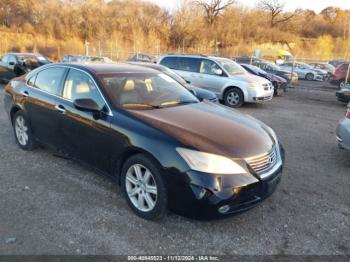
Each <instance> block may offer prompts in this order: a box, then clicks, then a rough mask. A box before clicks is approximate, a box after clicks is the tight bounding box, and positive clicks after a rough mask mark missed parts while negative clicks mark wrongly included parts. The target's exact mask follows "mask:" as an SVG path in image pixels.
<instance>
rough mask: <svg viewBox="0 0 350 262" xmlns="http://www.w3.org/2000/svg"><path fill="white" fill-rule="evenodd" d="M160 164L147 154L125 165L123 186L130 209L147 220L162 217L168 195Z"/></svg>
mask: <svg viewBox="0 0 350 262" xmlns="http://www.w3.org/2000/svg"><path fill="white" fill-rule="evenodd" d="M160 170H161V168H160V166H159V164H158V163H157V162H156V161H155V160H153V159H152V158H151V157H149V156H147V155H145V154H137V155H134V156H132V157H130V158H129V159H128V160H127V161H126V162H125V164H124V165H123V169H122V173H121V186H122V191H123V193H124V196H125V198H126V201H127V203H128V205H129V206H130V208H131V209H132V210H133V211H134V212H135V214H136V215H138V216H139V217H141V218H144V219H147V220H153V219H158V218H160V217H162V216H163V215H164V214H165V213H166V210H167V205H168V195H167V190H166V187H165V184H164V181H163V178H162V175H161V172H160Z"/></svg>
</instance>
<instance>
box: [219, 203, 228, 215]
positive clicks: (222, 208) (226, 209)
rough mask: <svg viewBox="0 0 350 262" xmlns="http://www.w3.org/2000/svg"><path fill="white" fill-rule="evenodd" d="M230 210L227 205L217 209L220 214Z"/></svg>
mask: <svg viewBox="0 0 350 262" xmlns="http://www.w3.org/2000/svg"><path fill="white" fill-rule="evenodd" d="M229 210H230V206H229V205H225V206H222V207H220V208H219V209H218V211H219V213H221V214H226V213H227V212H228V211H229Z"/></svg>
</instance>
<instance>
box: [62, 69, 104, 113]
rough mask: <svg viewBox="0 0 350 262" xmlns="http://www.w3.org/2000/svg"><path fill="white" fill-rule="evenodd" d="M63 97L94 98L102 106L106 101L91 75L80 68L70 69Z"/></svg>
mask: <svg viewBox="0 0 350 262" xmlns="http://www.w3.org/2000/svg"><path fill="white" fill-rule="evenodd" d="M62 96H63V98H65V99H68V100H71V101H74V100H76V99H82V98H89V99H92V100H94V101H95V102H96V103H97V104H98V106H99V107H100V108H104V107H105V106H106V103H105V102H104V100H103V98H102V96H101V94H100V92H99V91H98V89H97V87H96V85H95V83H94V82H93V81H92V79H91V77H89V76H88V75H87V74H85V73H83V72H80V71H78V70H74V69H70V70H69V73H68V75H67V78H66V81H65V83H64V89H63V94H62Z"/></svg>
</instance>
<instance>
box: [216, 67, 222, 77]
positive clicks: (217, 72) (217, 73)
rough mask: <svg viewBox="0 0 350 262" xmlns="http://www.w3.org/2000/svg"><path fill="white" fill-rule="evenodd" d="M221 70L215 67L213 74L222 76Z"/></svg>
mask: <svg viewBox="0 0 350 262" xmlns="http://www.w3.org/2000/svg"><path fill="white" fill-rule="evenodd" d="M222 74H223V71H222V70H221V69H216V70H215V75H218V76H222Z"/></svg>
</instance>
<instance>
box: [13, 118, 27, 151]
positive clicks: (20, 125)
mask: <svg viewBox="0 0 350 262" xmlns="http://www.w3.org/2000/svg"><path fill="white" fill-rule="evenodd" d="M15 132H16V137H17V140H18V143H19V144H20V145H21V146H26V145H27V144H28V141H29V136H28V127H27V124H26V121H25V120H24V117H23V116H21V115H19V116H18V117H17V118H16V121H15Z"/></svg>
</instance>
